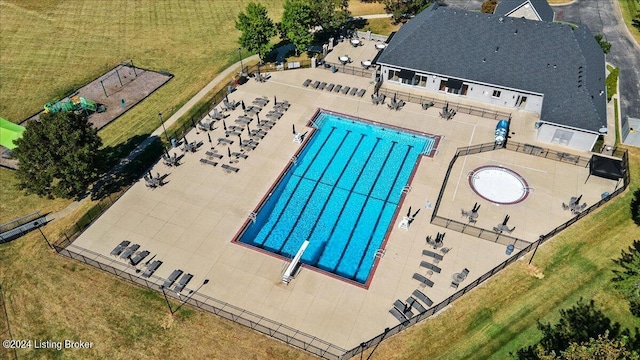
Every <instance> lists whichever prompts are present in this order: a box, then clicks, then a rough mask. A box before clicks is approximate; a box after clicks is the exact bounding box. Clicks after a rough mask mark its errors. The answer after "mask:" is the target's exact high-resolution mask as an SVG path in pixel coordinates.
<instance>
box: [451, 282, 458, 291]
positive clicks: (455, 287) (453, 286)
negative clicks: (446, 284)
mask: <svg viewBox="0 0 640 360" xmlns="http://www.w3.org/2000/svg"><path fill="white" fill-rule="evenodd" d="M458 286H460V283H459V282H457V281H452V282H451V287H452V288H454V289H457V288H458Z"/></svg>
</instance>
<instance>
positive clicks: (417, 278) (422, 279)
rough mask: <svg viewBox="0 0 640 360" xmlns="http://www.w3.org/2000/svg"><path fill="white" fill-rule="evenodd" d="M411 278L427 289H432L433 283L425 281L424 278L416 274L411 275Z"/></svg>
mask: <svg viewBox="0 0 640 360" xmlns="http://www.w3.org/2000/svg"><path fill="white" fill-rule="evenodd" d="M413 278H414V279H416V280H418V281H420V282H421V283H423V284H425V285H427V286H428V287H433V281H431V280H429V279H427V278H426V277H424V276H422V275H420V274H418V273H415V274H413Z"/></svg>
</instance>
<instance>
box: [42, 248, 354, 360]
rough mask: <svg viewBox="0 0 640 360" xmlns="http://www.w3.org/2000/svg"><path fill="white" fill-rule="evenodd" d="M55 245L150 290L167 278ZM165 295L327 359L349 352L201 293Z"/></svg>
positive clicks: (94, 254) (68, 253)
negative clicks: (146, 275)
mask: <svg viewBox="0 0 640 360" xmlns="http://www.w3.org/2000/svg"><path fill="white" fill-rule="evenodd" d="M54 248H55V249H56V251H57V252H58V253H59V254H60V255H63V256H66V257H68V258H71V259H74V260H77V261H80V262H82V263H85V264H87V265H91V266H93V267H94V268H97V269H100V270H102V271H106V272H108V273H110V274H113V275H116V276H118V277H120V278H122V279H124V280H125V281H127V282H129V283H131V284H134V285H138V286H141V287H143V288H146V289H150V290H154V291H158V292H159V291H160V290H159V289H160V285H162V284H163V282H164V279H162V278H160V277H158V276H155V275H152V276H151V277H149V278H148V279H144V278H142V277H139V276H136V275H133V274H131V273H129V272H128V271H132V269H133V268H132V267H131V266H128V265H127V264H124V263H120V262H118V261H116V260H114V259H112V258H109V257H106V256H103V255H101V254H98V253H95V252H93V251H89V250H86V249H82V253H83V254H79V253H77V252H75V251H73V250H72V249H71V247H66V248H64V247H61V246H58V245H54ZM85 255H88V256H85ZM165 294H166V295H167V296H169V297H171V298H173V299H175V300H176V301H178V302H184V303H186V304H189V305H192V306H194V307H196V308H198V309H201V310H204V311H207V312H210V313H213V314H216V315H218V316H220V317H222V318H225V319H227V320H231V321H233V322H235V323H238V324H240V325H244V326H246V327H249V328H251V329H253V330H255V331H258V332H260V333H262V334H265V335H268V336H271V337H273V338H276V339H278V340H280V341H282V342H284V343H286V344H288V345H291V346H294V347H297V348H299V349H302V350H305V351H307V352H309V353H311V354H313V355H316V356H319V357H322V358H325V359H331V360H339V359H342V355H343V354H344V353H345V351H346V350H345V349H342V348H340V347H338V346H335V345H333V344H331V343H328V342H326V341H323V340H321V339H318V338H316V337H314V336H312V335H309V334H306V333H303V332H301V331H299V330H296V329H294V328H291V327H289V326H286V325H284V324H281V323H278V322H275V321H272V320H269V319H267V318H265V317H262V316H260V315H257V314H254V313H252V312H250V311H247V310H244V309H241V308H239V307H237V306H233V305H231V304H228V303H225V302H223V301H220V300H217V299H214V298H212V297H209V296H206V295H203V294H200V293H197V292H196V293H194V294H193V296H191V297H188V298H187V299H186V300H185V299H184V297H183V298H180V297H178V295H177V293H175V292H169V291H168V292H165Z"/></svg>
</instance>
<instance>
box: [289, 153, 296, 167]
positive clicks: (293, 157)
mask: <svg viewBox="0 0 640 360" xmlns="http://www.w3.org/2000/svg"><path fill="white" fill-rule="evenodd" d="M289 161H291V162H292V163H293V165H295V164H297V163H298V157H297V156H295V155H293V156H292V157H291V159H290V160H289Z"/></svg>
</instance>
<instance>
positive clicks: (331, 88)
mask: <svg viewBox="0 0 640 360" xmlns="http://www.w3.org/2000/svg"><path fill="white" fill-rule="evenodd" d="M334 87H335V85H334V84H329V85H328V86H327V91H328V92H331V91H333V88H334Z"/></svg>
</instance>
